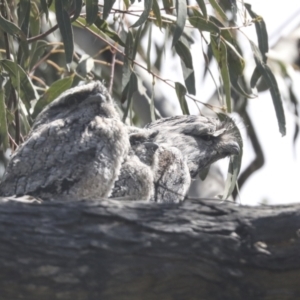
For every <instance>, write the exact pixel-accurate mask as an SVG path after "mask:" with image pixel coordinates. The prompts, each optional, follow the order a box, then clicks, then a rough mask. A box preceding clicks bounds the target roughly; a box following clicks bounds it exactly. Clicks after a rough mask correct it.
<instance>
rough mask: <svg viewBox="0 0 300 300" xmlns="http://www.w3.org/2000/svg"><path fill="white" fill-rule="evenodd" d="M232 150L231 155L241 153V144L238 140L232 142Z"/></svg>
mask: <svg viewBox="0 0 300 300" xmlns="http://www.w3.org/2000/svg"><path fill="white" fill-rule="evenodd" d="M230 152H231V155H239V154H240V152H241V148H240V145H239V144H238V143H237V142H231V143H230Z"/></svg>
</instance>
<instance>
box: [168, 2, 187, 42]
mask: <svg viewBox="0 0 300 300" xmlns="http://www.w3.org/2000/svg"><path fill="white" fill-rule="evenodd" d="M176 14H177V19H176V27H175V31H174V34H173V41H172V47H173V46H174V45H175V44H176V43H177V41H178V40H179V38H180V37H181V35H182V33H183V30H184V25H185V22H186V16H187V5H186V0H176Z"/></svg>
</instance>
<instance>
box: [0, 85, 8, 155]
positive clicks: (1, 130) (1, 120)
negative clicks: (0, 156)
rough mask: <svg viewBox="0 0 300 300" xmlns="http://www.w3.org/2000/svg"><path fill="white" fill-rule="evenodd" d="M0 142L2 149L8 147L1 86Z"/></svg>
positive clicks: (3, 94)
mask: <svg viewBox="0 0 300 300" xmlns="http://www.w3.org/2000/svg"><path fill="white" fill-rule="evenodd" d="M0 144H1V145H2V147H3V150H4V151H5V150H6V149H7V148H8V147H9V139H8V127H7V119H6V105H5V93H4V88H3V87H0Z"/></svg>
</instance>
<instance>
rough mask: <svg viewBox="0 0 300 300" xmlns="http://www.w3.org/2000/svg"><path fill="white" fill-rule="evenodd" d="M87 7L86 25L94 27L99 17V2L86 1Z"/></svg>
mask: <svg viewBox="0 0 300 300" xmlns="http://www.w3.org/2000/svg"><path fill="white" fill-rule="evenodd" d="M85 5H86V23H87V26H90V25H92V24H93V23H94V22H95V20H96V19H97V16H98V0H85Z"/></svg>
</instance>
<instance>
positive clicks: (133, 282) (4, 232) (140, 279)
mask: <svg viewBox="0 0 300 300" xmlns="http://www.w3.org/2000/svg"><path fill="white" fill-rule="evenodd" d="M299 209H300V205H299V204H298V205H295V206H278V207H254V208H252V207H242V206H237V205H235V204H233V203H222V204H221V203H220V202H218V201H186V202H184V203H183V204H182V205H175V204H172V205H171V204H157V203H138V202H125V201H124V202H118V201H109V200H101V201H88V202H65V203H62V202H44V203H41V204H38V203H33V204H24V203H17V202H11V201H9V202H7V201H5V200H3V199H2V200H0V224H1V226H0V268H1V280H0V290H1V297H2V298H3V299H17V298H22V299H30V300H35V299H51V300H52V299H64V300H67V299H72V300H74V299H75V300H76V299H131V300H132V299H133V300H134V299H210V300H214V299H222V300H226V299H228V300H229V299H230V300H235V299H239V300H240V299H249V300H250V299H280V300H284V299H296V298H295V297H297V296H296V295H299V294H300V286H299V272H300V256H299V248H300V240H299V228H300V213H299V211H300V210H299Z"/></svg>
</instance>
